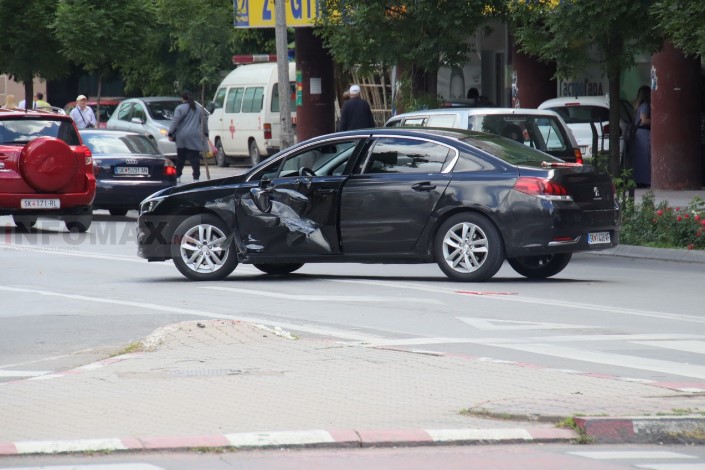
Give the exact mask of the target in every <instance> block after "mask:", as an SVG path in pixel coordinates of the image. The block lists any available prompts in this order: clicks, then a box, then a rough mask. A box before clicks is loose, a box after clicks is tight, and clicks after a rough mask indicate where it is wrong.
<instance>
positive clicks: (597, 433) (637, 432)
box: [574, 415, 705, 444]
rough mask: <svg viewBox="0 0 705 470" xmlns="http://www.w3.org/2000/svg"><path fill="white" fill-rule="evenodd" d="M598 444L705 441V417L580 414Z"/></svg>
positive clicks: (580, 425) (581, 422) (580, 420)
mask: <svg viewBox="0 0 705 470" xmlns="http://www.w3.org/2000/svg"><path fill="white" fill-rule="evenodd" d="M574 421H575V424H576V425H577V426H578V428H580V430H581V431H582V432H583V433H584V434H585V436H587V437H588V438H590V439H591V440H592V442H594V443H596V444H705V416H699V415H697V416H696V415H688V416H677V417H675V416H655V417H654V416H639V417H622V418H617V417H614V418H608V417H576V418H574Z"/></svg>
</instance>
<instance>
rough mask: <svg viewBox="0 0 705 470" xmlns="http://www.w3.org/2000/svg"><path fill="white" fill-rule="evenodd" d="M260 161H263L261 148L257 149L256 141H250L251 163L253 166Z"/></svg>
mask: <svg viewBox="0 0 705 470" xmlns="http://www.w3.org/2000/svg"><path fill="white" fill-rule="evenodd" d="M260 160H262V155H261V154H260V153H259V148H257V142H256V141H255V140H251V141H250V163H252V166H255V165H257V164H258V163H259V162H260Z"/></svg>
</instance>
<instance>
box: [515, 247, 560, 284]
mask: <svg viewBox="0 0 705 470" xmlns="http://www.w3.org/2000/svg"><path fill="white" fill-rule="evenodd" d="M572 257H573V254H572V253H556V254H553V255H541V256H521V257H518V258H509V259H507V262H508V263H509V266H511V267H512V268H513V269H514V271H516V272H517V273H519V274H521V275H522V276H524V277H528V278H529V279H545V278H547V277H551V276H555V275H556V274H558V273H559V272H561V271H563V270H564V269H565V267H566V266H568V263H569V262H570V259H571V258H572Z"/></svg>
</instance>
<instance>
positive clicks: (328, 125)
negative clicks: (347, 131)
mask: <svg viewBox="0 0 705 470" xmlns="http://www.w3.org/2000/svg"><path fill="white" fill-rule="evenodd" d="M294 31H295V33H294V38H295V41H296V71H297V74H298V72H300V77H301V83H300V85H301V86H302V90H301V92H302V96H301V98H302V100H301V104H299V105H298V106H297V107H296V138H297V140H298V141H299V142H301V141H303V140H306V139H310V138H311V137H316V136H319V135H324V134H329V133H331V132H334V131H335V81H334V73H333V59H332V58H331V56H330V54H329V53H328V51H327V50H326V49H325V48H324V47H323V41H322V39H321V38H319V37H317V36H314V34H313V28H296V29H295V30H294ZM297 85H298V84H297Z"/></svg>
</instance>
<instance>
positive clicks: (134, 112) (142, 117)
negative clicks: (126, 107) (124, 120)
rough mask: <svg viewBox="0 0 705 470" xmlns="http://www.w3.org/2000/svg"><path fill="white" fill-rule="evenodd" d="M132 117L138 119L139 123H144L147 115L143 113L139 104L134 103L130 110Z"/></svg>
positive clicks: (142, 108)
mask: <svg viewBox="0 0 705 470" xmlns="http://www.w3.org/2000/svg"><path fill="white" fill-rule="evenodd" d="M132 117H133V118H139V119H140V121H142V122H145V121H146V120H147V114H146V113H145V112H144V107H142V105H141V104H138V103H135V105H134V107H133V108H132Z"/></svg>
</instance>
